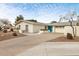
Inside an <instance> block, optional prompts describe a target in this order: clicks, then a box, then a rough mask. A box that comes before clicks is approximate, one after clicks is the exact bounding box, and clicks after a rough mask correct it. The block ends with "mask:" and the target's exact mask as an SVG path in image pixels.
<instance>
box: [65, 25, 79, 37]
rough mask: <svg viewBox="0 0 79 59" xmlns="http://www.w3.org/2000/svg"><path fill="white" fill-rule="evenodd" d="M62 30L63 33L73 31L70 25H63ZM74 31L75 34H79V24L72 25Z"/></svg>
mask: <svg viewBox="0 0 79 59" xmlns="http://www.w3.org/2000/svg"><path fill="white" fill-rule="evenodd" d="M64 30H65V31H64V35H67V33H71V34H72V35H73V31H72V28H71V27H70V26H65V29H64ZM74 32H75V35H76V36H79V26H74Z"/></svg>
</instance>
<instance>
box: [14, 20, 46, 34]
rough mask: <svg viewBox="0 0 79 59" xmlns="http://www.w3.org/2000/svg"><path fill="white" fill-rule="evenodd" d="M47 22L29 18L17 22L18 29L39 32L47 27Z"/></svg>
mask: <svg viewBox="0 0 79 59" xmlns="http://www.w3.org/2000/svg"><path fill="white" fill-rule="evenodd" d="M45 26H46V24H44V23H40V22H31V21H27V20H20V21H18V22H17V23H16V24H15V27H16V28H17V29H18V30H21V31H23V32H30V33H37V32H39V31H40V30H41V29H45Z"/></svg>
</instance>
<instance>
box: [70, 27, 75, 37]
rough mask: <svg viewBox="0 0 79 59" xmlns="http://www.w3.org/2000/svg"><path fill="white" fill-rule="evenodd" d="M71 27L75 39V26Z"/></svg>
mask: <svg viewBox="0 0 79 59" xmlns="http://www.w3.org/2000/svg"><path fill="white" fill-rule="evenodd" d="M71 27H72V32H73V37H75V32H74V27H73V26H71Z"/></svg>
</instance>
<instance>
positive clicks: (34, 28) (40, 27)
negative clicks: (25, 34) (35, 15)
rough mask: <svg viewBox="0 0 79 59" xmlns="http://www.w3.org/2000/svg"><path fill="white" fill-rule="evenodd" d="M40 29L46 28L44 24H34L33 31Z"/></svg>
mask: <svg viewBox="0 0 79 59" xmlns="http://www.w3.org/2000/svg"><path fill="white" fill-rule="evenodd" d="M40 29H45V26H43V25H33V32H35V33H36V32H40Z"/></svg>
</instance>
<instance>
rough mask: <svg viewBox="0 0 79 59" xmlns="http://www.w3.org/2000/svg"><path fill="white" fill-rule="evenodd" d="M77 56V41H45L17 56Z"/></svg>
mask: <svg viewBox="0 0 79 59" xmlns="http://www.w3.org/2000/svg"><path fill="white" fill-rule="evenodd" d="M72 55H73V56H79V42H51V43H50V42H45V43H42V44H40V45H38V46H35V47H33V48H31V49H28V50H26V51H24V52H23V53H20V54H18V56H72Z"/></svg>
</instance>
